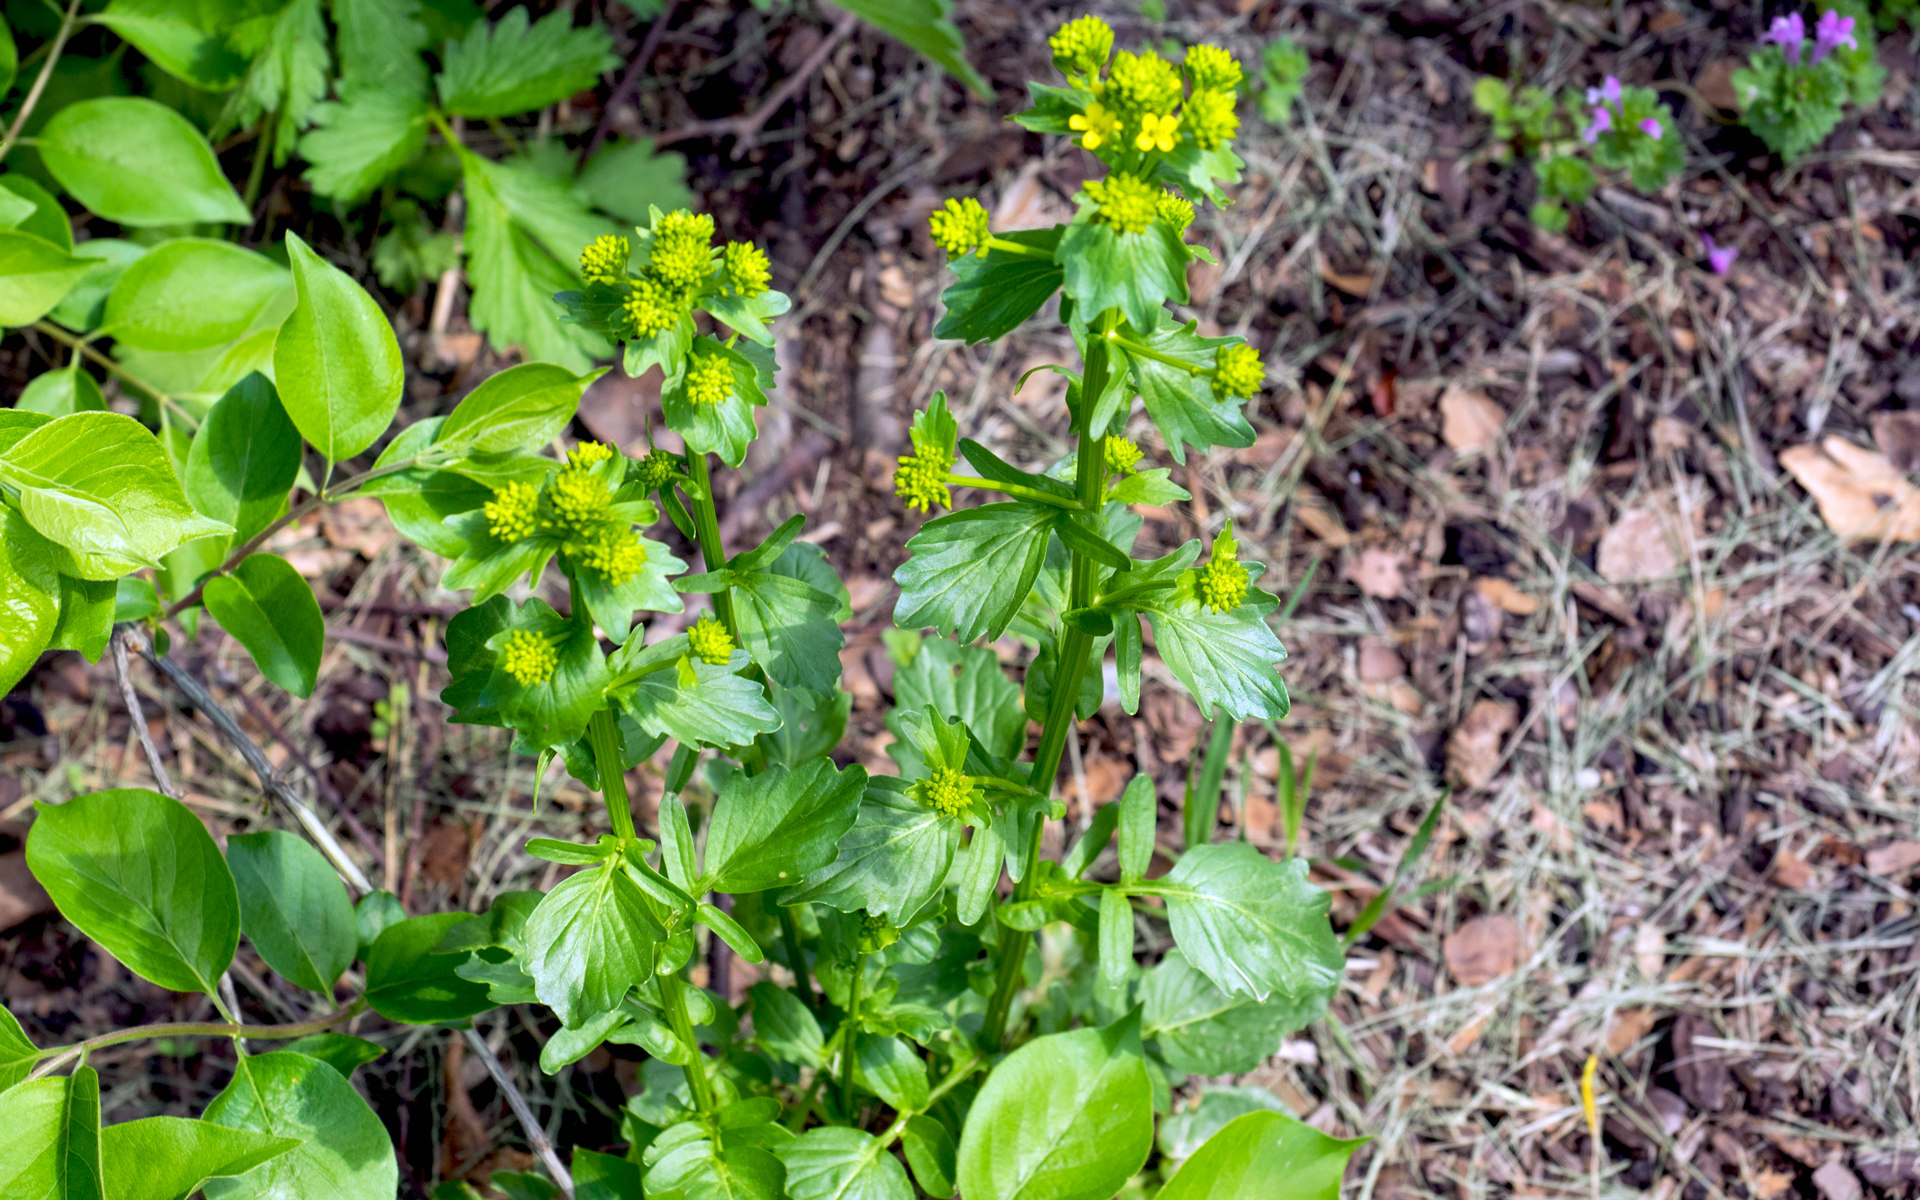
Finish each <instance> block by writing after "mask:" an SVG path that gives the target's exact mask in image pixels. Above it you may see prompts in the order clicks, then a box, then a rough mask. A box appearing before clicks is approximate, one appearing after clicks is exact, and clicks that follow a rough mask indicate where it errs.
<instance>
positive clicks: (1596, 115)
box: [1580, 108, 1613, 146]
mask: <svg viewBox="0 0 1920 1200" xmlns="http://www.w3.org/2000/svg"><path fill="white" fill-rule="evenodd" d="M1612 128H1613V114H1612V113H1610V112H1608V111H1607V110H1606V109H1604V108H1596V109H1594V110H1593V124H1591V125H1589V126H1587V127H1586V128H1585V129H1582V130H1581V131H1580V136H1581V138H1582V139H1583V140H1585V141H1586V143H1587V145H1589V146H1591V145H1593V144H1594V143H1595V142H1597V141H1599V140H1600V135H1601V134H1603V133H1605V132H1606V131H1607V130H1609V129H1612Z"/></svg>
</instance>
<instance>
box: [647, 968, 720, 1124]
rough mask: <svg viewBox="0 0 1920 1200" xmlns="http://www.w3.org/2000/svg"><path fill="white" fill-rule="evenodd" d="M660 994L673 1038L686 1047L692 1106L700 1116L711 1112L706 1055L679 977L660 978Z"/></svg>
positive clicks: (710, 1093) (671, 975)
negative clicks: (700, 1113) (697, 1034)
mask: <svg viewBox="0 0 1920 1200" xmlns="http://www.w3.org/2000/svg"><path fill="white" fill-rule="evenodd" d="M659 978H660V995H661V996H662V997H663V998H664V999H665V1000H666V1008H667V1024H668V1025H670V1026H672V1028H673V1035H674V1036H675V1037H677V1038H679V1039H680V1043H681V1044H682V1045H684V1046H685V1047H686V1048H687V1053H688V1055H690V1056H691V1057H690V1059H689V1061H688V1062H687V1068H686V1070H687V1087H688V1088H689V1089H690V1090H691V1091H692V1092H693V1104H694V1107H695V1108H698V1109H699V1110H700V1111H701V1112H703V1113H710V1112H712V1111H713V1085H712V1083H710V1082H709V1081H708V1079H707V1056H706V1055H705V1054H703V1053H701V1051H700V1039H699V1038H697V1037H695V1036H694V1033H693V1018H692V1017H690V1016H688V1015H687V991H686V988H687V985H686V984H685V983H682V982H681V980H680V976H678V975H674V974H667V975H662V976H660V977H659Z"/></svg>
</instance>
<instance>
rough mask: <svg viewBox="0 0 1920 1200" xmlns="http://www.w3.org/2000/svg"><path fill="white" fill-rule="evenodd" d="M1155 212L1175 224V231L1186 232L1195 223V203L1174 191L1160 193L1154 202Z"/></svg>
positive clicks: (1170, 223) (1167, 221) (1169, 222)
mask: <svg viewBox="0 0 1920 1200" xmlns="http://www.w3.org/2000/svg"><path fill="white" fill-rule="evenodd" d="M1153 214H1154V216H1156V217H1159V218H1160V219H1161V220H1162V221H1165V222H1166V223H1167V224H1169V225H1171V226H1173V231H1174V232H1175V233H1179V234H1184V233H1186V231H1187V226H1189V225H1191V224H1193V204H1192V203H1191V202H1190V201H1187V200H1183V199H1181V198H1180V197H1179V196H1177V195H1175V194H1174V193H1172V192H1162V193H1160V195H1159V197H1158V198H1156V199H1155V200H1154V202H1153Z"/></svg>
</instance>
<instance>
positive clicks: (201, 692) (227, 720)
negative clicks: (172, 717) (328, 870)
mask: <svg viewBox="0 0 1920 1200" xmlns="http://www.w3.org/2000/svg"><path fill="white" fill-rule="evenodd" d="M122 629H123V630H125V631H126V635H127V640H128V642H129V643H130V644H131V645H132V646H133V648H134V649H135V650H138V651H139V652H140V654H141V656H142V657H144V658H145V659H146V660H147V661H148V662H150V663H152V664H153V665H154V667H155V668H156V669H158V670H159V671H160V673H161V674H163V675H165V676H166V677H167V678H168V679H171V680H172V681H173V685H174V686H175V687H177V688H179V689H180V690H181V691H182V692H183V693H185V694H186V697H187V699H189V700H191V701H193V704H194V707H196V708H198V709H199V710H200V711H201V712H203V713H205V714H207V719H208V720H210V721H212V722H213V724H214V728H216V729H218V730H219V731H220V735H221V736H222V737H224V738H226V739H227V744H228V745H230V746H232V747H233V748H234V749H235V750H238V751H239V752H240V757H241V758H244V759H246V760H247V765H248V766H249V767H251V768H253V773H254V774H255V775H257V776H259V777H260V786H261V787H262V788H264V789H265V790H266V791H267V793H268V794H269V795H271V796H273V797H274V798H275V799H276V800H279V801H280V802H281V803H282V804H285V805H286V806H287V807H288V808H291V809H292V810H293V815H294V816H295V817H296V818H298V819H299V821H300V824H301V825H302V826H303V827H304V828H305V829H306V831H307V834H308V836H310V837H312V838H313V840H314V842H315V843H316V844H318V845H319V847H320V851H321V853H323V854H325V855H326V856H327V860H328V861H329V862H331V863H333V869H334V870H336V871H338V872H340V877H341V878H342V879H344V880H346V882H347V886H349V887H351V888H353V889H354V890H356V891H358V892H360V893H362V894H365V893H367V892H371V891H372V890H373V883H372V882H371V881H370V880H368V878H367V874H366V872H365V871H362V870H361V869H360V864H358V863H356V862H354V861H353V860H352V859H351V858H348V857H347V851H346V848H345V847H343V846H342V845H341V844H340V841H339V839H337V838H335V837H334V836H333V831H332V830H330V829H328V828H327V827H326V826H325V825H323V824H321V822H320V818H319V817H317V816H315V815H314V812H313V810H312V809H311V808H308V807H307V805H306V802H305V801H303V800H301V799H300V797H299V796H297V795H295V794H294V792H293V789H292V788H290V787H288V786H287V785H286V784H285V783H283V782H281V780H280V777H279V776H278V775H276V774H275V773H274V770H273V764H272V763H271V762H269V761H267V756H266V755H265V754H263V753H261V751H260V747H258V746H256V745H254V744H253V739H252V738H250V737H248V736H247V735H246V733H245V731H243V730H242V729H241V728H240V723H239V722H238V721H236V720H234V719H233V714H232V713H229V712H228V711H227V710H226V709H225V708H222V707H221V706H220V703H219V701H217V700H215V699H214V698H213V696H212V694H211V693H209V692H208V691H207V689H206V688H204V687H202V686H200V681H199V680H197V679H195V678H194V677H193V676H191V675H189V674H187V670H186V668H185V667H182V666H181V665H180V664H179V663H177V662H175V661H173V660H172V659H171V658H162V657H160V656H159V655H157V654H155V653H154V652H153V649H152V647H150V646H148V645H147V641H146V638H144V637H142V636H141V635H140V633H139V632H138V630H137V629H136V628H135V627H134V626H131V625H127V626H122Z"/></svg>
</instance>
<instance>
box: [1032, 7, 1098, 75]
mask: <svg viewBox="0 0 1920 1200" xmlns="http://www.w3.org/2000/svg"><path fill="white" fill-rule="evenodd" d="M1047 48H1048V49H1050V50H1052V51H1053V65H1054V66H1055V67H1058V68H1059V69H1060V73H1061V74H1062V75H1067V76H1073V75H1082V76H1086V77H1087V78H1089V79H1091V78H1093V77H1094V76H1096V75H1098V74H1099V71H1100V68H1101V67H1104V66H1106V65H1107V58H1108V56H1110V55H1111V54H1112V53H1113V27H1112V26H1110V25H1108V24H1107V23H1106V22H1105V21H1102V20H1101V19H1100V18H1099V17H1081V18H1080V19H1079V20H1077V21H1068V22H1067V23H1066V24H1065V25H1062V26H1061V27H1060V31H1059V32H1058V33H1056V34H1054V35H1053V36H1052V37H1050V38H1048V39H1047Z"/></svg>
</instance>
